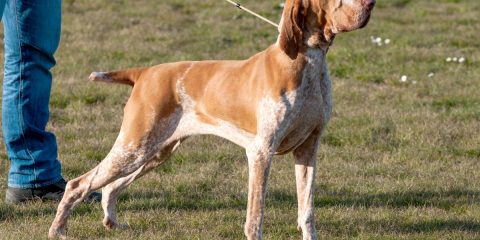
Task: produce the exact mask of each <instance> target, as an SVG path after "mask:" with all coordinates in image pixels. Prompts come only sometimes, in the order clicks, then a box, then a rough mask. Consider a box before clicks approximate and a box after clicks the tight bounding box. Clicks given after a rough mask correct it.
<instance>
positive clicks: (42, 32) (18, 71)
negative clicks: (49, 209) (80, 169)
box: [0, 0, 62, 188]
mask: <svg viewBox="0 0 480 240" xmlns="http://www.w3.org/2000/svg"><path fill="white" fill-rule="evenodd" d="M2 10H3V11H2ZM2 12H3V18H2V22H3V26H4V35H5V38H4V42H5V71H4V73H5V78H4V80H3V99H2V129H3V138H4V141H5V145H6V148H7V155H8V158H9V160H10V163H11V164H10V171H9V173H8V186H9V187H14V188H38V187H43V186H46V185H49V184H52V183H55V182H58V181H59V180H61V179H62V175H61V166H60V162H59V161H58V160H57V142H56V139H55V135H54V134H52V133H50V132H48V131H46V130H45V127H46V125H47V122H48V117H49V108H48V104H49V101H50V90H51V87H52V74H51V72H50V69H51V68H52V67H53V66H54V65H55V58H54V56H53V55H54V53H55V51H56V50H57V47H58V44H59V41H60V30H61V0H0V13H2Z"/></svg>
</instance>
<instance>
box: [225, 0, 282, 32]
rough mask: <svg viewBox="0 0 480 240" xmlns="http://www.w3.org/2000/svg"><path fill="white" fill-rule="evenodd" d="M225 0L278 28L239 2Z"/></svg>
mask: <svg viewBox="0 0 480 240" xmlns="http://www.w3.org/2000/svg"><path fill="white" fill-rule="evenodd" d="M225 1H227V2H229V3H231V4H233V5H234V6H235V7H237V8H239V9H241V10H243V11H245V12H248V13H250V14H252V15H253V16H255V17H257V18H260V19H262V20H263V21H265V22H267V23H270V24H271V25H273V26H275V27H277V28H278V24H276V23H274V22H272V21H270V20H269V19H267V18H265V17H263V16H261V15H260V14H257V13H255V12H254V11H252V10H250V9H248V8H246V7H243V6H242V5H241V4H240V3H237V2H234V1H231V0H225Z"/></svg>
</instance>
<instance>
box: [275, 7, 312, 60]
mask: <svg viewBox="0 0 480 240" xmlns="http://www.w3.org/2000/svg"><path fill="white" fill-rule="evenodd" d="M307 8H308V0H287V2H286V3H285V7H284V10H283V16H282V22H281V24H280V36H279V45H280V48H281V49H282V50H283V51H284V52H285V53H286V54H287V55H288V56H289V57H290V58H291V59H295V58H297V55H298V51H299V49H300V46H301V45H302V42H303V31H304V25H305V21H306V14H307Z"/></svg>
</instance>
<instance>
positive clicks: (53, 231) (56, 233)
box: [48, 226, 67, 239]
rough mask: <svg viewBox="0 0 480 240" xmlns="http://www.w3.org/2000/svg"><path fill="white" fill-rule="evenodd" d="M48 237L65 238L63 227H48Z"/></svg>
mask: <svg viewBox="0 0 480 240" xmlns="http://www.w3.org/2000/svg"><path fill="white" fill-rule="evenodd" d="M48 238H50V239H67V233H66V230H65V228H57V227H54V226H52V227H50V229H49V230H48Z"/></svg>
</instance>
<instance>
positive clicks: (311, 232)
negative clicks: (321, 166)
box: [293, 131, 320, 240]
mask: <svg viewBox="0 0 480 240" xmlns="http://www.w3.org/2000/svg"><path fill="white" fill-rule="evenodd" d="M319 138H320V134H319V133H318V132H317V131H315V132H314V133H312V134H311V135H310V136H309V137H308V138H307V140H306V141H305V142H304V143H303V144H302V145H300V146H299V147H298V148H297V149H295V151H294V152H293V155H294V157H295V177H296V180H297V198H298V230H302V233H303V239H304V240H312V239H317V232H316V229H315V216H314V211H315V207H314V203H313V196H314V181H315V163H316V160H317V148H318V144H319Z"/></svg>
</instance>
